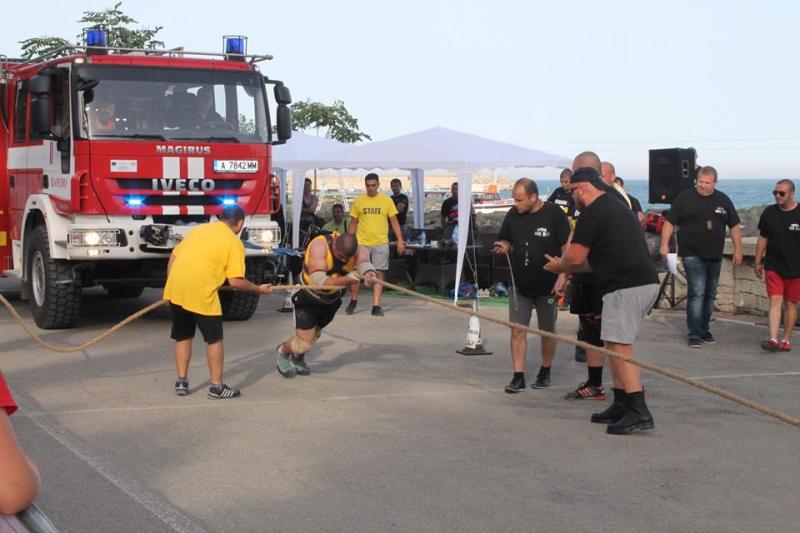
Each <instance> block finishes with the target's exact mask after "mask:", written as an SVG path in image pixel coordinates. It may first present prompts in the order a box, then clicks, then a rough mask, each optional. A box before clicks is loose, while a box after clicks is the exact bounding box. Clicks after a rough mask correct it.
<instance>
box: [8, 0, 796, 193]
mask: <svg viewBox="0 0 800 533" xmlns="http://www.w3.org/2000/svg"><path fill="white" fill-rule="evenodd" d="M113 3H114V2H113V1H112V0H78V1H75V0H69V1H65V0H48V1H47V2H44V3H39V4H37V5H36V7H35V13H34V12H31V11H30V10H29V6H30V4H26V3H25V2H13V3H12V2H4V4H5V5H4V6H3V15H4V19H5V20H6V21H9V20H17V21H20V23H19V24H8V23H7V24H5V25H4V28H3V31H2V32H0V54H6V55H8V56H17V55H18V54H19V43H18V42H19V41H21V40H22V39H25V38H27V37H30V36H34V35H58V36H64V37H68V38H74V36H75V35H77V34H78V33H79V31H80V25H78V24H77V22H73V21H77V19H78V18H80V16H81V13H82V12H83V11H84V10H98V9H104V8H106V7H110V6H112V5H113ZM122 9H123V10H124V11H125V12H126V13H127V14H129V15H131V16H133V17H134V18H135V19H137V20H138V21H139V23H140V24H141V25H143V26H155V25H159V26H163V27H164V29H163V30H162V31H161V32H160V33H159V37H160V38H161V40H163V41H165V43H166V44H167V46H168V47H175V46H183V47H185V48H186V49H187V50H193V51H218V50H221V47H222V39H221V37H222V35H226V34H242V35H246V36H248V38H249V42H248V46H249V51H250V52H251V53H268V54H272V55H274V56H275V59H274V60H273V61H271V62H270V63H268V64H266V65H264V66H263V70H264V72H265V73H266V74H267V75H268V76H269V77H271V78H275V79H280V80H283V81H284V82H285V83H286V84H287V85H288V86H289V87H290V88H291V90H292V96H293V98H294V99H295V100H306V99H310V100H313V101H319V102H323V103H327V104H330V103H333V101H334V100H343V101H344V103H345V105H346V107H347V108H348V110H349V111H350V112H351V113H352V114H353V115H354V116H355V117H356V118H358V120H359V126H360V127H361V130H362V131H364V132H366V133H368V134H369V135H371V136H372V138H373V139H374V140H383V139H388V138H391V137H394V136H397V135H402V134H406V133H411V132H414V131H419V130H423V129H427V128H430V127H434V126H443V127H447V128H451V129H455V130H459V131H464V132H468V133H472V134H476V135H480V136H484V137H488V138H491V139H495V140H498V141H503V142H509V143H514V144H518V145H521V146H526V147H529V148H535V149H539V150H543V151H547V152H551V153H555V154H558V155H562V156H565V157H572V156H574V155H575V154H577V153H578V152H581V151H583V150H594V151H596V152H598V154H599V155H600V156H601V158H602V159H604V160H609V161H611V162H613V163H615V165H616V167H617V172H618V174H619V175H621V176H626V177H629V178H646V177H647V162H648V152H647V151H648V150H649V149H652V148H671V147H688V146H694V147H695V148H696V149H697V151H698V153H699V156H700V157H699V163H700V164H703V165H713V166H715V167H716V168H717V170H718V171H719V174H720V178H721V179H736V178H771V179H774V178H776V177H796V176H797V175H798V174H800V172H799V170H800V131H799V130H798V124H800V105H798V97H799V96H800V90H799V89H800V68H798V67H797V55H798V45H797V37H796V35H797V21H798V20H800V2H793V1H790V0H786V1H772V0H760V1H758V2H755V1H742V0H738V1H737V0H733V1H727V2H722V1H710V0H707V1H704V0H697V1H691V2H690V1H686V0H672V1H669V2H657V1H649V2H642V1H641V0H639V1H615V0H608V1H606V2H597V1H596V0H595V1H570V0H563V1H561V2H540V1H529V2H525V1H523V0H519V1H506V0H493V1H491V2H489V1H483V2H480V1H470V0H422V1H420V0H406V1H404V2H391V3H389V2H381V1H375V0H363V1H362V0H352V1H351V0H340V1H338V2H331V1H322V0H319V1H317V0H314V1H311V0H293V1H290V2H274V1H272V2H271V1H263V0H262V1H248V0H239V1H238V2H237V1H235V0H226V1H224V2H210V1H207V0H194V1H184V0H170V1H169V2H166V1H164V0H159V1H152V0H126V1H124V2H123V5H122ZM556 176H557V171H555V170H554V171H552V172H551V171H541V172H540V173H539V175H538V177H556Z"/></svg>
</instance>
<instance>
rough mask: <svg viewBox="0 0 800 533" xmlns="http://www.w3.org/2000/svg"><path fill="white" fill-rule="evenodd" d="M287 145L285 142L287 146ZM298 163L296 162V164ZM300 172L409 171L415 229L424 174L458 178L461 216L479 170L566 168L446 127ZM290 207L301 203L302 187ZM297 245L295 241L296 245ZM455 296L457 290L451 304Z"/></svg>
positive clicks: (356, 150)
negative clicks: (438, 172) (450, 174)
mask: <svg viewBox="0 0 800 533" xmlns="http://www.w3.org/2000/svg"><path fill="white" fill-rule="evenodd" d="M291 142H292V141H290V143H291ZM299 163H301V162H300V161H298V164H299ZM302 163H304V164H305V165H304V166H305V168H333V169H359V168H360V169H375V168H381V169H392V168H398V169H406V170H409V171H411V179H412V205H413V206H414V224H415V226H416V227H419V228H421V227H423V226H424V205H425V196H424V179H425V174H424V171H425V170H434V169H444V170H449V171H451V172H456V173H458V176H459V177H458V190H459V195H458V196H459V199H458V200H459V205H458V209H459V212H461V213H468V212H469V211H470V209H471V205H470V204H471V203H472V174H473V173H474V172H478V171H480V170H484V169H490V170H491V169H503V168H519V167H524V168H540V167H562V168H563V167H567V166H569V165H570V163H571V162H570V161H569V160H568V159H566V158H563V157H560V156H557V155H553V154H548V153H546V152H540V151H538V150H532V149H529V148H524V147H521V146H516V145H513V144H509V143H504V142H499V141H494V140H491V139H486V138H484V137H479V136H477V135H471V134H468V133H462V132H458V131H453V130H450V129H447V128H431V129H427V130H423V131H419V132H416V133H410V134H408V135H401V136H399V137H394V138H392V139H387V140H385V141H376V142H371V143H367V144H363V145H360V146H356V147H352V148H346V149H343V150H340V151H336V152H333V153H329V154H328V155H327V156H320V157H317V158H315V159H314V160H313V161H311V160H305V161H303V162H302ZM294 188H295V195H294V199H295V204H299V200H300V199H301V198H302V186H301V188H300V191H299V195H298V194H297V186H296V185H295V187H294ZM468 230H469V228H468V226H467V225H466V224H461V225H459V228H458V259H457V264H456V279H455V282H456V286H458V283H459V281H460V279H461V271H462V268H463V260H464V252H465V250H466V246H467V236H468ZM295 242H296V241H295ZM457 298H458V291H456V299H457Z"/></svg>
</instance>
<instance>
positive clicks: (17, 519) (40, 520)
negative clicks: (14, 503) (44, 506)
mask: <svg viewBox="0 0 800 533" xmlns="http://www.w3.org/2000/svg"><path fill="white" fill-rule="evenodd" d="M0 533H58V529H57V528H56V526H54V525H53V523H52V522H51V521H50V519H49V518H47V516H45V514H44V513H43V512H42V511H41V510H40V509H39V508H38V507H36V505H30V506H28V507H27V508H26V509H23V510H22V511H20V512H18V513H17V514H16V515H14V516H5V515H0Z"/></svg>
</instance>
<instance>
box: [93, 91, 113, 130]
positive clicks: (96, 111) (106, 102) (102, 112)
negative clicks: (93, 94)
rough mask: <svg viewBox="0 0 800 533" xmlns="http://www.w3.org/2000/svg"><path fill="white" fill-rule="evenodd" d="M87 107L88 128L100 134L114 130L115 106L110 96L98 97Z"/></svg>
mask: <svg viewBox="0 0 800 533" xmlns="http://www.w3.org/2000/svg"><path fill="white" fill-rule="evenodd" d="M88 107H89V128H90V130H91V132H92V133H97V134H101V135H102V134H103V133H105V132H110V131H116V129H117V115H116V106H115V104H114V101H113V100H112V99H111V98H109V97H98V98H96V99H95V100H94V101H93V102H92V103H91V104H89V106H88Z"/></svg>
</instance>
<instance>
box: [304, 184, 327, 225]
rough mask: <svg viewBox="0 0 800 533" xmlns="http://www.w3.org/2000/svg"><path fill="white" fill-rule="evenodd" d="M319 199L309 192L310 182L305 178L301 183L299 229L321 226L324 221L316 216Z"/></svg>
mask: <svg viewBox="0 0 800 533" xmlns="http://www.w3.org/2000/svg"><path fill="white" fill-rule="evenodd" d="M318 207H319V197H318V196H317V195H316V194H314V193H313V192H312V191H311V180H310V179H308V178H306V179H305V182H304V183H303V205H302V206H301V207H300V228H301V229H306V228H308V227H309V226H320V227H321V226H322V225H323V224H324V223H325V221H324V220H322V219H321V218H320V217H318V216H317V208H318Z"/></svg>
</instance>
